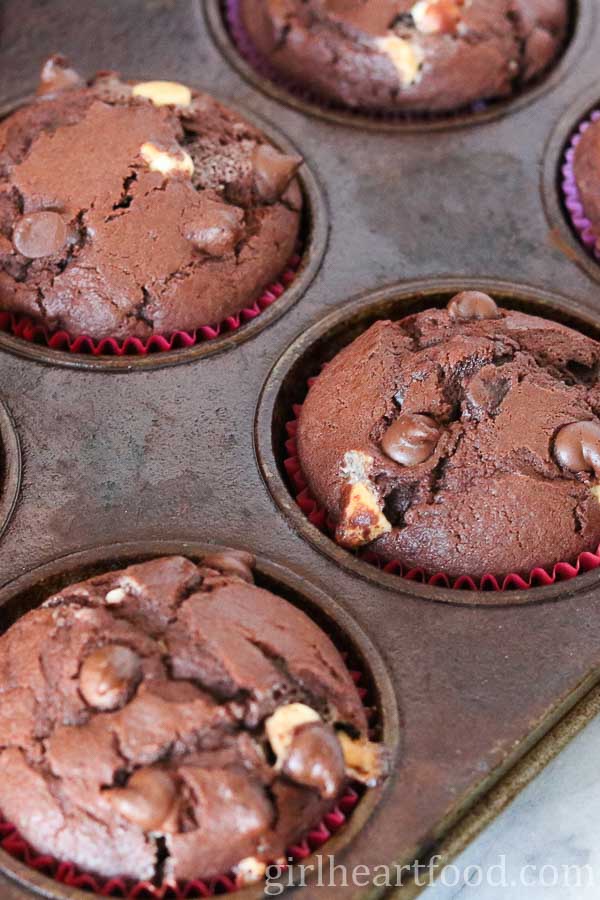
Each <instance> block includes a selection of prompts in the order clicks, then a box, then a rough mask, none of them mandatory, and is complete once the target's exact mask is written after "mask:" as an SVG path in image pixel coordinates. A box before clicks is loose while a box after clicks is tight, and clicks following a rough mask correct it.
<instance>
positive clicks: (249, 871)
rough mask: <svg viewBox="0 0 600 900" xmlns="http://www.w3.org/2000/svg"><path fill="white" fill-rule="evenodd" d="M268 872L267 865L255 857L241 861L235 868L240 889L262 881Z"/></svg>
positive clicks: (248, 857)
mask: <svg viewBox="0 0 600 900" xmlns="http://www.w3.org/2000/svg"><path fill="white" fill-rule="evenodd" d="M266 871H267V866H266V864H265V863H264V862H261V860H260V859H257V858H256V857H255V856H247V857H246V858H245V859H241V860H240V861H239V863H238V864H237V866H235V868H234V872H235V876H236V882H237V883H238V885H240V887H243V886H245V885H247V884H256V883H257V882H258V881H261V880H262V879H263V878H264V877H265V872H266Z"/></svg>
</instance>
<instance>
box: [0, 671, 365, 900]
mask: <svg viewBox="0 0 600 900" xmlns="http://www.w3.org/2000/svg"><path fill="white" fill-rule="evenodd" d="M342 656H343V657H344V659H346V656H347V654H345V653H342ZM348 671H349V673H350V676H351V678H352V680H353V682H354V684H355V685H356V691H357V693H358V695H359V697H360V699H361V701H362V703H363V706H364V708H365V713H366V715H367V721H368V723H369V734H370V736H373V732H374V731H375V730H376V728H377V724H378V710H377V709H376V707H375V706H373V705H371V697H370V693H369V689H368V688H367V687H366V686H365V684H364V682H365V678H364V674H363V672H362V671H358V670H356V669H351V668H349V669H348ZM364 790H365V788H364V787H363V785H362V784H359V783H358V782H356V783H352V784H350V785H348V787H347V788H346V791H345V793H344V794H343V796H342V797H341V798H340V799H339V800H338V802H337V803H336V805H335V806H334V807H333V809H332V810H330V812H328V813H326V814H325V815H324V816H323V819H322V820H321V821H320V822H319V824H318V825H316V827H314V828H311V829H310V830H309V831H308V832H307V833H306V835H305V836H304V837H303V838H302V839H301V840H300V841H298V842H297V843H296V844H292V845H291V846H289V847H288V848H287V850H286V859H287V862H288V863H298V862H302V860H304V859H306V858H307V857H308V856H310V855H311V854H312V853H315V852H316V851H317V850H319V849H320V848H321V847H322V846H323V845H324V844H326V843H327V841H328V840H329V839H330V838H331V837H332V836H333V835H334V834H336V833H337V832H338V831H339V830H340V829H341V828H342V827H343V826H344V825H345V824H346V822H347V821H348V819H349V817H350V816H351V814H352V812H353V810H354V808H355V807H356V805H357V804H358V802H359V800H360V798H361V796H362V794H363V793H364ZM0 848H2V850H4V851H6V853H8V854H9V856H12V857H13V858H14V859H17V860H19V862H22V863H24V864H25V865H26V866H29V867H30V868H31V869H34V870H35V871H36V872H41V873H42V874H43V875H46V876H47V877H48V878H52V879H53V880H54V881H56V882H58V883H59V884H63V885H65V886H67V887H74V888H79V890H83V891H89V892H90V893H93V894H96V895H97V896H99V897H124V898H128V900H192V898H197V897H214V896H215V895H216V894H231V893H233V892H235V891H237V890H239V889H240V888H241V887H243V886H244V885H242V884H240V883H238V881H237V880H236V876H235V873H234V872H228V873H226V874H224V875H216V876H214V877H213V878H206V879H203V878H196V879H193V880H190V881H185V882H164V883H163V884H162V885H159V886H158V885H155V884H152V882H150V881H137V882H135V881H132V880H131V879H127V878H101V877H99V876H95V875H90V874H89V873H87V872H82V871H81V869H79V868H78V867H77V866H75V865H74V864H73V863H69V862H61V861H59V860H57V859H55V858H54V857H53V856H50V855H48V854H42V853H38V852H37V851H36V850H34V848H33V847H32V846H31V845H30V844H28V843H27V841H26V840H25V839H24V838H23V837H21V835H20V833H19V832H18V830H17V829H16V827H15V826H14V825H13V824H11V823H10V822H7V821H6V820H5V819H4V818H3V817H2V813H0ZM279 868H280V869H281V871H283V870H284V868H285V866H279Z"/></svg>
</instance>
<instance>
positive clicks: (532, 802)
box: [421, 717, 600, 900]
mask: <svg viewBox="0 0 600 900" xmlns="http://www.w3.org/2000/svg"><path fill="white" fill-rule="evenodd" d="M503 858H504V863H503V862H502V859H503ZM453 865H454V866H455V867H456V870H452V869H451V870H449V871H448V873H447V876H446V881H447V884H446V885H444V884H442V883H441V882H440V881H438V882H436V884H434V885H433V886H432V887H429V888H427V889H426V890H425V891H424V892H423V894H422V895H421V897H422V898H423V900H454V898H456V897H460V898H461V900H470V898H472V900H598V898H600V717H598V718H597V719H594V720H593V721H592V722H591V723H590V724H589V725H588V726H587V727H586V728H585V729H584V730H583V731H582V732H581V733H580V734H579V735H578V736H577V737H576V738H575V739H574V740H573V741H571V743H570V744H568V745H567V747H566V748H565V749H564V750H563V751H562V753H560V754H559V756H558V757H557V758H556V759H555V760H553V762H552V763H550V765H549V766H548V767H547V768H546V769H544V771H543V772H542V773H541V774H540V775H539V776H538V777H537V778H536V779H535V780H534V781H533V782H532V783H531V784H530V785H529V786H528V787H527V788H526V789H525V790H524V791H523V792H522V793H521V794H520V795H519V796H518V797H517V799H516V800H515V801H514V802H513V803H512V804H511V805H510V806H509V807H508V808H507V809H506V810H505V811H504V812H503V813H502V814H501V815H500V816H499V817H498V818H497V819H496V820H495V821H494V822H493V823H492V824H491V825H490V826H489V827H488V828H487V829H486V830H485V831H483V832H482V834H481V835H480V836H479V837H478V838H477V839H476V840H475V841H474V842H473V843H472V844H471V845H470V846H469V847H468V848H467V849H466V850H465V851H464V852H463V853H462V854H461V855H460V856H459V857H458V858H457V859H456V860H454V863H453ZM469 866H475V867H481V869H479V868H475V869H468V868H467V867H469ZM494 867H495V868H494ZM564 867H567V868H566V869H565V868H564ZM574 867H576V868H574ZM480 871H481V875H482V883H481V884H478V883H477V882H478V881H479V880H480ZM465 876H466V877H467V879H468V878H469V876H470V878H471V880H472V882H473V883H472V884H469V883H466V881H465ZM457 877H458V878H459V880H458V883H456V884H454V883H453V882H454V881H455V880H456V879H457ZM488 880H489V881H490V883H488ZM555 881H556V883H554V882H555ZM499 882H500V883H499ZM523 882H524V883H523ZM543 882H545V883H543Z"/></svg>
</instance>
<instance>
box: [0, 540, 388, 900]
mask: <svg viewBox="0 0 600 900" xmlns="http://www.w3.org/2000/svg"><path fill="white" fill-rule="evenodd" d="M227 549H230V548H228V547H226V546H225V545H223V544H215V543H210V542H205V541H199V540H197V539H195V538H188V539H186V538H180V539H177V538H173V539H168V540H167V539H165V540H147V541H142V540H140V541H128V542H119V543H114V544H104V545H98V546H94V547H86V548H82V549H79V550H76V551H74V552H72V553H68V554H65V555H63V556H59V557H54V558H52V559H51V560H48V561H46V562H44V563H42V564H41V565H39V566H36V567H34V568H33V569H30V570H29V571H27V572H25V573H23V574H22V575H19V576H18V577H17V578H14V579H12V580H11V581H9V582H7V583H6V584H4V585H2V586H1V587H0V615H1V614H2V612H3V611H4V610H5V608H6V606H7V604H8V605H10V603H11V602H13V601H15V600H16V599H17V598H18V597H19V596H20V595H22V594H25V595H27V593H28V592H30V591H40V592H42V591H43V593H44V595H45V596H46V597H47V596H49V594H50V591H49V589H46V588H44V587H43V585H44V582H45V581H47V580H48V579H50V578H53V579H56V578H58V581H59V583H61V584H63V586H65V587H66V586H67V585H68V584H72V583H74V580H77V581H79V580H81V578H86V577H91V575H92V574H94V573H96V574H99V573H100V572H102V571H109V570H110V569H115V570H116V569H117V568H123V567H125V566H127V565H131V564H132V563H134V562H139V561H143V560H145V559H152V558H157V557H160V556H169V555H183V556H188V557H189V558H191V559H192V560H194V559H198V558H199V557H201V556H202V554H205V553H207V552H221V551H224V550H227ZM106 567H107V568H106ZM82 568H85V569H87V571H88V574H87V575H83V576H82V575H80V574H78V573H80V570H81V569H82ZM255 571H256V572H257V574H258V576H259V579H260V578H261V577H263V578H266V579H267V580H268V582H273V583H274V585H275V587H273V588H271V587H270V586H268V587H267V589H268V590H273V591H277V586H279V585H280V586H281V587H283V588H284V590H285V591H286V592H289V591H291V592H292V593H293V595H294V596H295V597H297V598H298V599H299V600H300V603H296V602H295V601H294V600H290V599H289V598H288V596H287V595H286V593H284V594H279V595H278V596H281V597H282V598H283V599H284V600H285V602H287V603H292V605H295V606H297V608H298V609H300V610H301V611H302V612H304V613H305V615H307V616H308V617H309V618H310V619H311V621H313V622H315V623H316V625H317V626H318V627H320V628H321V629H323V630H324V631H325V633H326V634H327V635H328V637H330V640H332V642H333V644H334V646H336V648H337V649H338V650H339V646H338V643H337V641H336V638H335V636H333V635H331V634H329V632H328V630H327V629H326V628H325V627H324V625H323V624H321V622H320V621H319V620H318V619H316V618H315V610H317V611H318V613H319V616H320V615H321V614H323V616H324V618H325V620H326V621H327V622H329V623H331V624H333V626H334V628H335V630H336V631H339V632H340V633H341V635H342V636H343V639H345V640H347V641H348V643H349V645H350V647H351V648H352V651H353V652H354V653H356V654H357V655H358V656H359V657H360V662H361V666H362V667H364V670H365V674H366V675H367V676H368V678H369V679H370V681H371V683H372V688H373V690H374V691H375V695H376V704H377V708H378V713H379V718H380V729H381V737H380V741H381V743H382V744H384V745H385V746H386V747H388V748H390V757H391V766H390V774H389V775H388V777H387V778H386V779H385V780H384V781H383V782H382V783H381V784H380V785H378V786H377V787H375V788H368V789H367V790H366V791H365V793H364V794H363V795H362V797H361V798H360V801H359V803H358V804H357V805H356V808H355V809H354V810H353V811H352V815H351V816H350V818H349V820H348V821H347V822H346V823H345V824H344V826H343V827H342V828H341V829H340V831H339V832H337V833H336V834H334V835H333V836H332V837H331V838H330V839H329V840H328V841H327V842H326V843H325V844H324V845H323V846H324V847H326V848H327V852H330V853H332V854H334V855H336V858H337V854H343V853H344V852H345V851H346V850H347V849H348V848H349V847H350V845H351V844H352V842H353V841H354V839H355V838H356V836H357V835H358V834H360V833H361V832H362V831H363V829H364V828H365V826H366V825H367V823H368V822H369V821H370V820H371V819H372V817H373V816H374V815H375V814H376V813H377V810H378V808H379V807H380V805H381V803H382V801H383V800H384V799H385V795H386V793H387V791H388V788H389V787H390V786H391V784H392V782H393V780H394V778H395V775H396V773H397V771H398V769H399V767H401V765H402V744H403V734H402V728H401V720H402V713H401V698H399V697H398V696H397V693H396V690H395V689H394V685H393V682H392V679H391V677H390V674H389V671H388V667H387V665H386V663H385V662H384V660H383V658H382V657H381V655H380V653H379V650H378V649H377V647H376V645H375V643H374V642H373V641H372V640H371V638H370V637H369V636H368V635H367V634H366V632H365V631H364V630H363V629H362V628H361V626H360V625H359V624H358V623H357V622H356V621H355V619H354V617H353V616H352V614H351V613H350V612H348V611H347V610H346V609H344V607H343V606H342V605H341V604H340V603H338V601H337V600H335V599H334V598H333V597H332V596H330V595H329V594H328V593H327V592H326V591H325V590H323V589H322V588H321V587H319V586H317V585H315V584H314V583H313V582H312V581H310V580H309V579H307V578H305V577H304V576H300V575H299V574H297V573H296V572H294V571H293V570H292V569H290V568H289V567H288V566H284V565H283V564H282V563H279V562H276V561H274V560H272V559H266V558H264V557H261V556H256V565H255ZM69 573H71V574H69ZM258 586H261V585H260V584H259V585H258ZM47 590H48V592H47ZM52 590H53V591H54V590H56V586H55V585H54V586H53V588H52ZM42 602H43V601H42ZM28 608H29V609H34V608H37V604H36V605H34V606H30V607H28ZM23 614H24V613H23V612H21V613H20V614H19V615H18V616H17V619H18V618H20V616H21V615H23ZM15 621H16V619H15ZM9 627H10V626H9ZM1 630H2V631H4V628H2V629H1ZM318 852H320V851H318ZM312 856H313V854H311V856H310V857H309V858H307V860H306V861H303V863H304V864H306V865H310V863H311V859H312ZM0 875H4V876H6V877H8V878H9V879H10V881H11V882H16V883H17V884H19V885H21V886H23V887H26V888H29V889H33V890H34V891H35V893H36V894H41V895H42V896H44V897H49V898H52V900H85V898H86V897H87V898H89V896H90V894H89V892H86V891H83V890H80V889H79V888H73V887H69V886H67V885H63V884H61V883H60V882H57V881H55V880H54V879H52V878H51V877H49V876H47V875H45V874H43V873H42V872H39V871H37V870H35V869H32V868H30V867H29V866H27V864H26V863H23V862H21V861H20V860H17V859H15V858H14V857H12V856H11V855H10V854H9V853H7V852H6V851H5V850H2V849H0ZM0 886H1V883H0ZM235 896H236V897H240V900H259V898H261V897H263V896H264V893H263V890H262V882H258V883H257V884H256V885H251V886H248V887H246V888H243V889H240V890H239V891H236V892H235Z"/></svg>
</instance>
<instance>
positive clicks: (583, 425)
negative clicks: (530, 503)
mask: <svg viewBox="0 0 600 900" xmlns="http://www.w3.org/2000/svg"><path fill="white" fill-rule="evenodd" d="M554 458H555V459H556V462H557V463H558V464H559V466H561V468H563V469H567V471H568V472H593V473H594V475H595V476H596V478H600V422H591V421H587V422H572V423H571V424H570V425H565V426H564V428H561V429H560V431H559V432H558V433H557V435H556V437H555V439H554Z"/></svg>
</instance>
